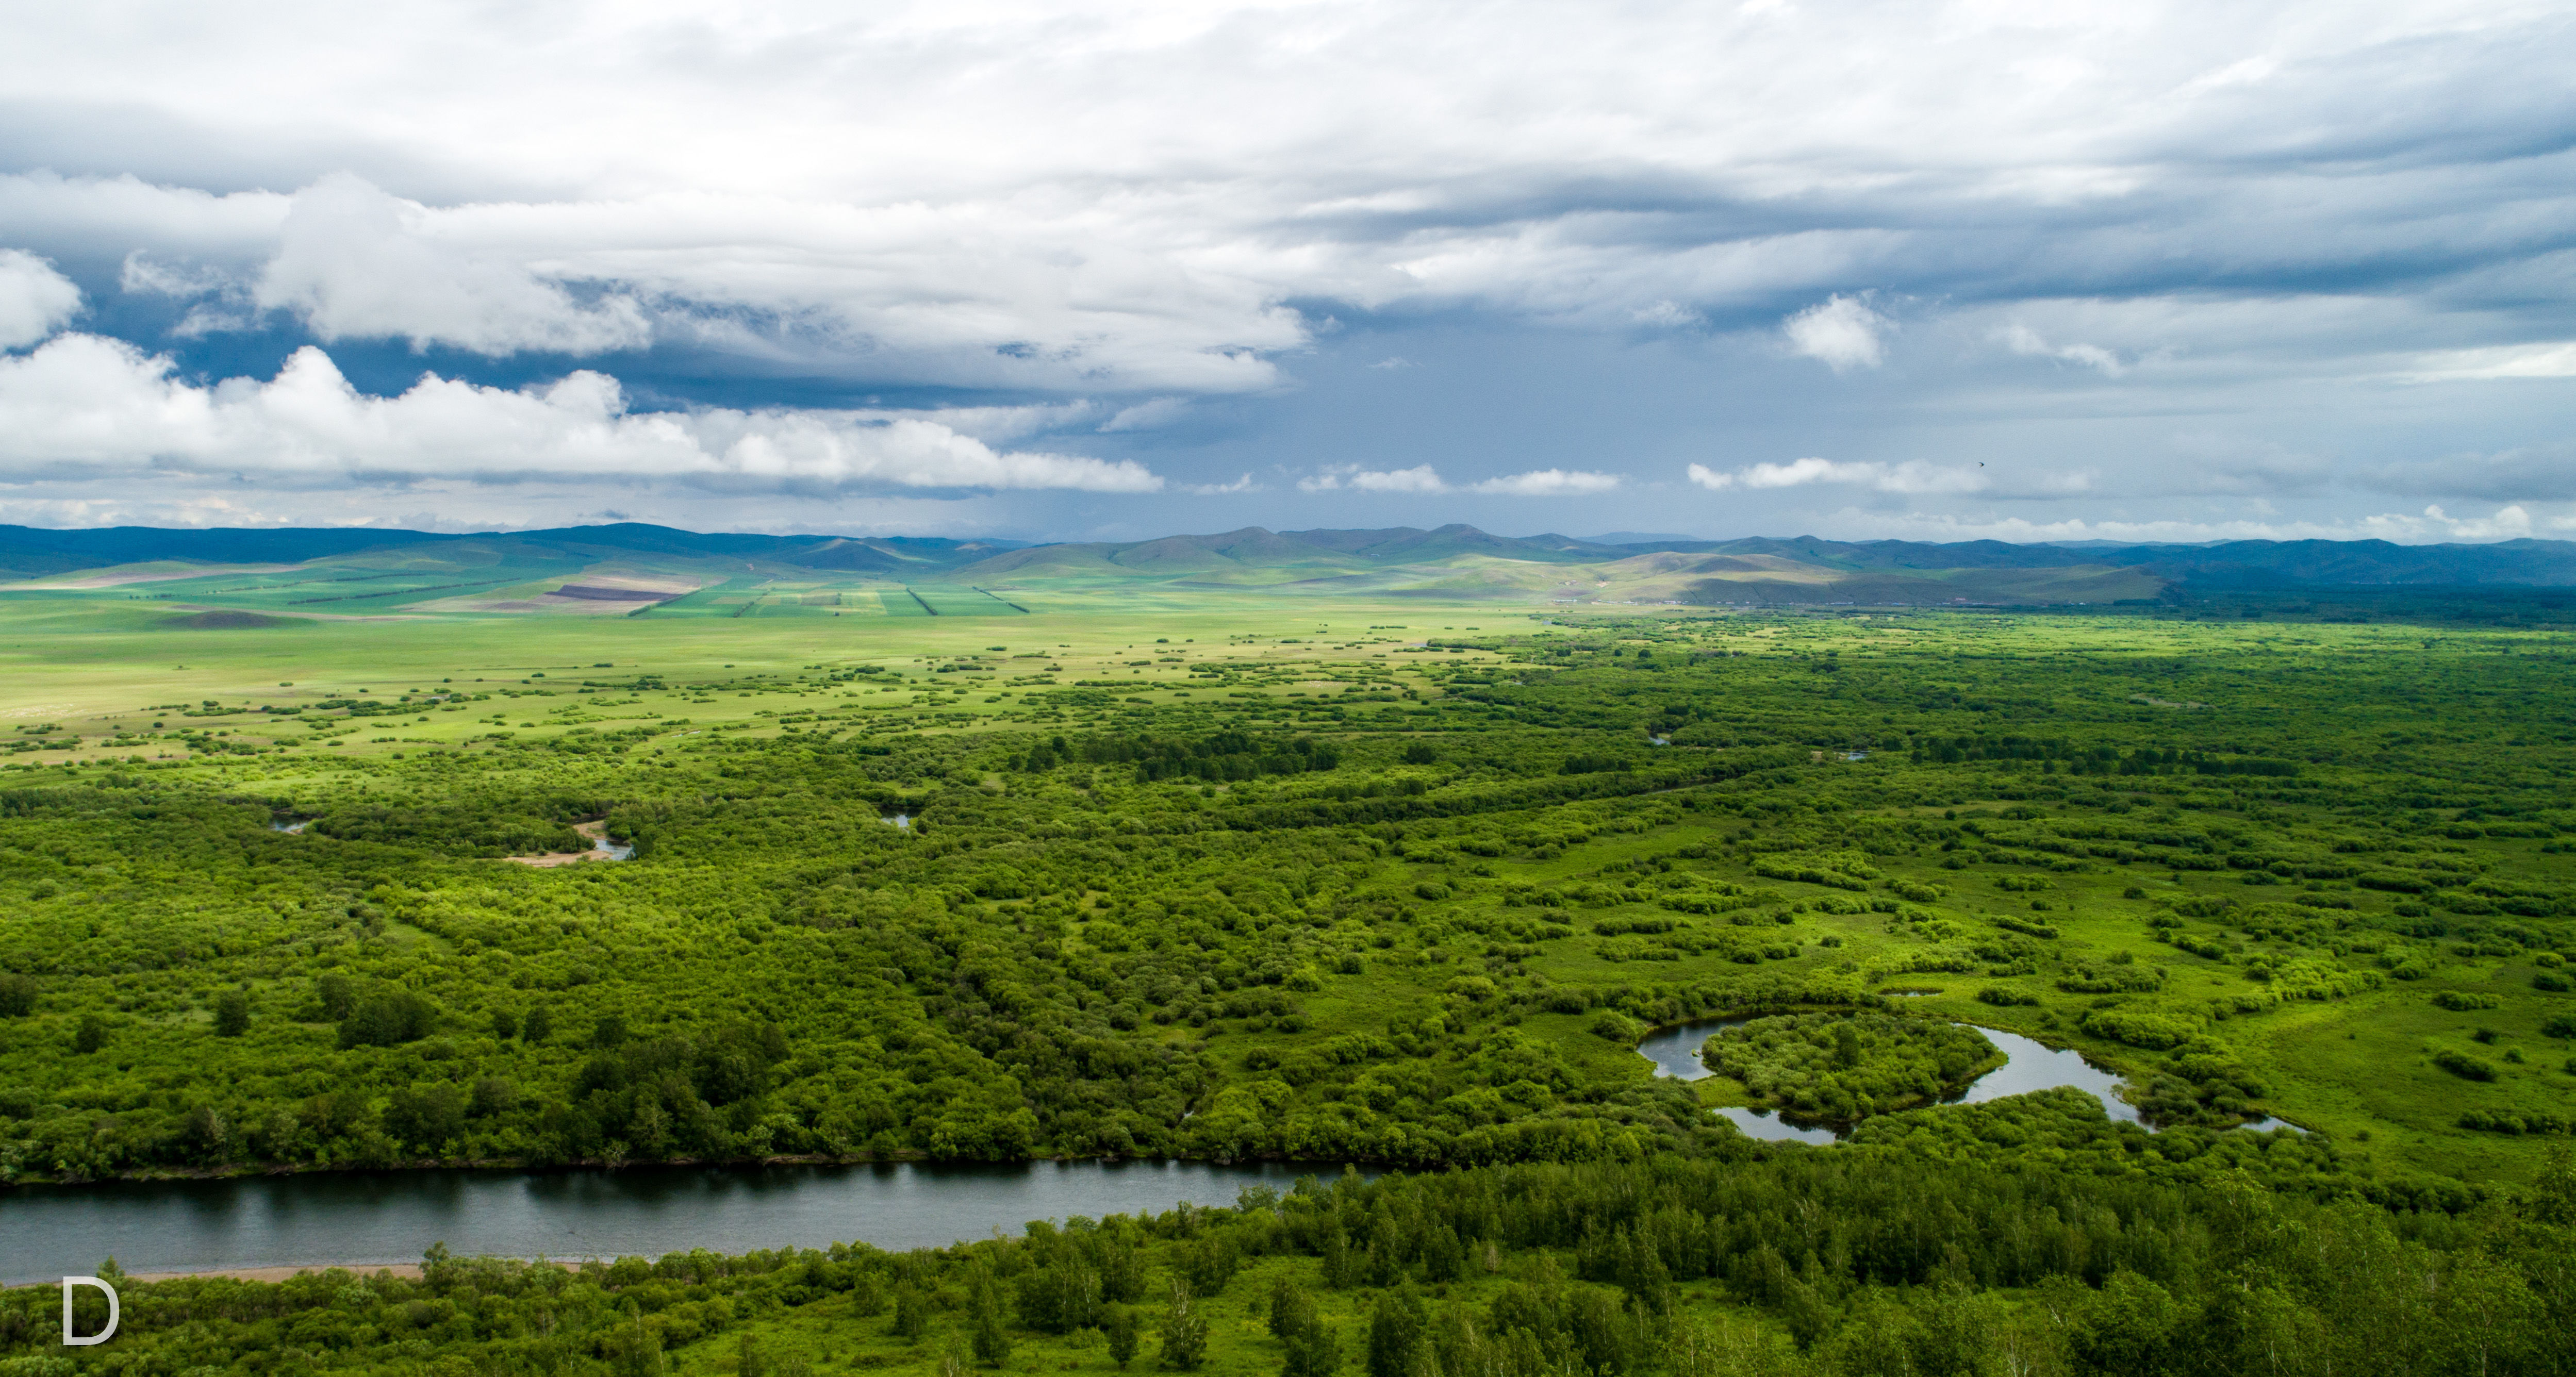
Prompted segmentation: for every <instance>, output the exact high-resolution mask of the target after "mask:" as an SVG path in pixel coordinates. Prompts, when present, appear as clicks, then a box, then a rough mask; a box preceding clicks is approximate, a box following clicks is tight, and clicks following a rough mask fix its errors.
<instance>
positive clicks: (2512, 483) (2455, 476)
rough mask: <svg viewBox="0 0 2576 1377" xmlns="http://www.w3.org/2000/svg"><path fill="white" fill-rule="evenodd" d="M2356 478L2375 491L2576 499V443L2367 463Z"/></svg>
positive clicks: (2511, 499)
mask: <svg viewBox="0 0 2576 1377" xmlns="http://www.w3.org/2000/svg"><path fill="white" fill-rule="evenodd" d="M2353 479H2354V481H2355V482H2356V483H2358V484H2359V485H2360V486H2362V487H2366V488H2369V489H2371V490H2374V491H2377V492H2389V493H2406V494H2410V495H2411V494H2421V495H2424V496H2433V497H2473V498H2485V499H2488V500H2491V501H2498V502H2534V501H2538V502H2564V501H2570V500H2576V441H2565V440H2561V441H2558V442H2556V443H2554V444H2544V445H2523V446H2516V447H2515V448H2512V449H2507V450H2499V451H2496V452H2494V453H2489V454H2476V453H2468V454H2448V455H2444V456H2442V457H2441V458H2439V459H2430V460H2422V461H2416V462H2406V463H2391V464H2373V465H2367V466H2364V467H2362V468H2361V469H2359V470H2358V471H2357V472H2356V473H2354V474H2353Z"/></svg>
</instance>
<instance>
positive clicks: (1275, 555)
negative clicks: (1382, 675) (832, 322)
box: [0, 523, 2576, 615]
mask: <svg viewBox="0 0 2576 1377" xmlns="http://www.w3.org/2000/svg"><path fill="white" fill-rule="evenodd" d="M1617 534H1620V535H1631V534H1635V533H1632V532H1621V533H1617ZM316 561H326V562H328V564H329V565H330V566H332V567H334V568H341V567H343V566H354V567H360V568H384V569H403V570H412V571H417V581H418V583H419V588H420V596H421V597H423V598H428V597H429V596H430V595H431V594H433V593H443V594H445V595H446V596H447V597H448V598H449V599H450V600H451V601H452V600H453V599H454V598H458V597H465V596H469V593H459V592H455V591H453V590H459V589H470V590H471V592H470V596H473V597H478V598H484V599H485V600H486V603H485V604H478V605H475V606H471V607H466V606H455V607H450V608H448V610H489V611H502V610H528V609H533V608H538V607H553V606H556V605H558V604H560V603H562V602H564V601H565V600H566V599H574V600H578V599H580V598H582V597H584V596H589V595H588V594H585V593H583V592H582V591H581V590H584V589H589V590H591V593H597V592H599V591H600V590H599V589H597V588H595V587H594V586H593V585H592V584H591V583H586V582H584V581H583V580H585V579H593V578H597V577H611V578H612V581H615V580H624V581H625V582H626V583H627V584H629V585H634V586H639V587H652V586H655V585H654V583H653V581H654V579H655V578H656V577H657V576H659V575H664V574H667V575H668V576H669V577H670V579H672V580H675V582H673V583H672V584H671V585H670V587H672V588H673V589H675V590H686V589H693V588H694V589H717V588H718V586H719V585H721V592H722V597H721V598H720V599H719V598H718V596H717V593H715V592H710V593H708V594H707V595H705V597H702V598H701V599H699V602H700V603H701V604H712V603H714V602H721V604H722V605H724V606H727V607H732V606H736V605H762V604H761V600H762V599H763V598H764V597H772V598H774V597H776V596H778V595H775V594H764V593H762V592H761V590H762V589H766V588H771V587H772V586H773V585H774V586H775V587H777V588H779V589H785V588H788V587H790V586H794V587H811V588H824V587H831V586H843V585H847V586H852V587H856V586H860V585H877V586H883V587H887V588H899V587H909V586H913V585H922V586H924V587H929V586H931V585H940V586H949V585H961V586H966V587H971V588H975V589H979V590H984V591H985V592H988V593H990V594H992V595H993V596H994V597H1002V596H1004V595H1005V594H1008V593H1009V592H1010V590H1014V589H1017V590H1022V591H1035V592H1044V591H1046V590H1049V589H1057V590H1062V591H1067V592H1073V591H1081V590H1086V589H1089V590H1099V589H1112V588H1116V587H1120V586H1141V585H1164V586H1169V587H1173V588H1176V589H1204V590H1221V589H1237V590H1245V591H1252V590H1267V591H1275V592H1283V593H1286V592H1314V593H1346V594H1372V595H1382V596H1391V597H1420V598H1440V599H1505V600H1518V601H1525V602H1547V603H1585V602H1613V603H1619V602H1624V603H1679V604H1686V605H1691V604H1696V605H1743V604H1757V605H1761V604H1796V603H1833V604H1852V603H1863V604H1882V603H1901V604H1917V605H1921V604H1956V603H1971V604H2048V603H2056V604H2063V603H2102V602H2120V601H2135V600H2140V599H2151V598H2158V597H2166V596H2174V595H2188V594H2190V593H2191V592H2192V591H2193V590H2203V591H2217V590H2245V589H2263V588H2293V587H2345V588H2350V587H2401V586H2413V587H2460V586H2476V585H2504V586H2519V587H2570V586H2576V542H2568V541H2553V540H2512V541H2505V542H2501V543H2498V544H2488V545H2395V544H2391V543H2389V542H2387V541H2378V540H2363V541H2330V540H2302V541H2230V542H2224V543H2218V544H2207V545H2121V544H2113V543H2104V542H2086V543H2082V544H2030V545H2016V544H2009V543H2006V542H2003V541H1992V540H1982V541H1966V542H1960V543H1952V544H1928V543H1922V542H1915V541H1898V540H1876V541H1835V540H1821V539H1818V538H1816V537H1813V536H1799V537H1795V538H1791V539H1777V538H1771V537H1754V538H1748V539H1741V540H1722V541H1702V540H1687V539H1672V538H1662V537H1655V538H1641V539H1635V540H1611V539H1607V538H1596V539H1582V538H1577V537H1573V536H1560V535H1539V536H1498V535H1494V534H1491V533H1490V532H1486V531H1481V530H1478V529H1476V528H1475V527H1473V526H1466V525H1449V526H1442V527H1440V528H1438V529H1436V530H1427V531H1426V530H1420V529H1416V528H1414V527H1409V526H1397V527H1389V528H1385V529H1380V530H1311V531H1271V530H1266V529H1264V528H1261V527H1257V526H1250V527H1245V528H1244V529H1242V530H1238V531H1228V532H1225V533H1223V534H1219V535H1175V536H1165V537H1162V538H1160V539H1155V540H1142V541H1126V542H1074V543H1057V544H1046V545H1031V544H1025V543H1022V542H1017V541H1007V540H945V539H933V538H918V537H845V536H822V535H804V536H797V535H788V536H770V535H743V534H724V533H715V534H701V533H697V532H692V531H681V530H674V529H671V528H669V527H664V526H648V525H641V524H636V523H621V524H616V525H603V526H576V527H567V528H564V529H560V530H545V531H517V532H483V533H474V534H447V533H438V532H426V531H392V530H373V529H351V528H346V527H336V528H329V529H311V530H306V529H282V530H163V529H158V528H151V527H132V526H128V527H113V528H107V529H97V530H75V531H53V530H39V529H35V528H31V527H23V526H0V573H6V574H8V575H13V576H14V577H16V578H17V579H19V580H30V579H40V580H44V581H45V582H47V583H49V584H53V585H57V586H61V585H64V584H66V583H67V582H69V581H72V580H74V579H76V578H78V577H83V576H87V575H89V574H91V573H92V572H93V571H107V570H112V569H115V568H116V567H118V566H129V567H131V566H151V567H152V568H153V569H155V570H157V571H159V572H156V573H154V574H152V575H151V577H153V578H155V579H157V580H162V581H165V583H166V592H165V593H164V594H163V596H165V597H176V598H183V599H188V600H192V601H209V600H210V599H211V593H212V592H215V591H221V590H219V589H214V588H213V585H211V584H208V583H207V582H206V580H205V579H191V578H189V577H188V575H189V566H197V565H203V566H222V567H226V568H233V569H246V568H250V567H254V566H261V567H276V566H294V567H300V566H304V565H308V564H312V563H314V562H316ZM441 570H444V571H449V572H446V573H441V572H438V571H441ZM475 570H483V571H487V572H486V573H484V574H476V575H473V578H472V579H471V581H460V580H466V579H467V578H468V575H469V574H472V573H473V571H475ZM522 574H524V577H521V575H522ZM129 577H141V576H140V575H126V576H120V575H105V574H102V575H100V577H99V578H98V579H97V580H96V582H98V583H100V584H107V583H122V582H124V581H126V580H127V578H129ZM209 577H211V575H209ZM171 580H178V582H169V581H171ZM441 580H445V581H443V582H442V581H441ZM343 581H345V580H343ZM217 582H221V580H217ZM236 582H238V580H236ZM284 586H285V585H284V584H283V583H275V582H273V583H272V584H271V585H270V586H269V591H270V592H272V593H276V594H277V595H278V597H279V598H281V599H282V598H283V596H284V595H283V592H282V591H281V590H282V589H283V588H284ZM200 587H203V588H205V589H206V590H208V591H209V598H208V599H201V598H199V597H198V591H199V589H200ZM565 587H570V588H572V589H574V590H575V591H574V592H572V593H569V594H567V593H563V592H561V589H563V588H565ZM609 591H615V590H609ZM896 596H897V597H898V598H903V597H904V596H905V595H903V594H901V593H900V592H899V591H898V593H897V594H896ZM549 597H551V598H553V599H554V601H553V602H530V601H528V600H529V599H531V598H534V599H545V598H549ZM746 599H747V600H748V604H746V603H744V601H743V600H746ZM808 601H809V602H810V599H809V600H808ZM487 604H488V605H487ZM279 605H281V606H284V605H287V604H286V603H284V602H281V603H280V604H279ZM388 605H390V604H388ZM796 605H799V606H802V605H805V604H804V603H798V604H796ZM835 605H838V604H835ZM905 605H907V606H908V605H910V603H909V600H907V601H906V603H905ZM921 605H922V606H923V607H925V608H927V607H930V606H932V605H933V604H932V603H928V602H925V603H922V604H921ZM671 610H672V611H673V612H677V611H680V610H681V609H680V608H679V607H678V606H677V605H676V604H674V606H673V607H672V609H671ZM315 611H316V613H317V614H318V613H320V612H321V611H322V609H320V608H316V609H315ZM728 615H730V614H728ZM933 615H938V613H933Z"/></svg>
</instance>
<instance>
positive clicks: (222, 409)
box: [0, 334, 1162, 493]
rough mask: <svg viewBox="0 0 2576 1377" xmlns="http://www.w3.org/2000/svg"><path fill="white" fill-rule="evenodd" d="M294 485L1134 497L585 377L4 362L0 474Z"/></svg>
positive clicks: (86, 356) (67, 341)
mask: <svg viewBox="0 0 2576 1377" xmlns="http://www.w3.org/2000/svg"><path fill="white" fill-rule="evenodd" d="M155 472H158V473H173V472H176V473H196V474H243V475H257V476H262V477H270V478H279V479H286V480H301V481H307V482H330V481H350V480H355V481H360V482H406V481H414V480H420V479H431V478H461V479H467V480H470V481H474V482H479V483H520V482H534V481H563V480H582V481H591V482H600V483H637V482H656V481H669V482H677V483H681V484H685V485H691V486H697V487H704V488H713V489H720V490H727V491H738V492H764V491H768V492H776V491H796V492H814V493H832V492H847V491H855V490H864V489H870V488H970V489H971V488H994V489H999V488H1073V489H1082V490H1087V491H1092V492H1116V493H1140V492H1153V491H1157V490H1159V489H1160V488H1161V487H1162V479H1161V478H1159V477H1157V476H1156V475H1154V474H1153V473H1152V472H1150V471H1148V470H1147V469H1145V468H1144V467H1142V466H1141V465H1138V464H1135V463H1132V462H1125V461H1121V462H1114V463H1113V462H1107V461H1103V460H1099V459H1092V458H1086V457H1082V456H1078V455H1064V454H1048V453H1038V452H1028V451H1007V450H996V449H994V448H992V447H991V446H989V445H987V444H985V443H984V442H983V441H981V440H978V439H975V438H973V437H971V436H968V435H962V434H959V433H958V432H957V431H955V430H953V429H951V428H949V427H947V426H945V425H942V424H939V423H938V422H937V421H934V420H930V419H925V418H922V417H919V416H911V417H899V418H894V419H885V418H881V417H874V416H870V415H867V414H865V413H855V412H839V411H820V410H800V409H790V408H773V409H762V410H731V409H724V408H706V409H702V410H697V411H688V412H646V413H636V412H629V411H628V410H627V409H626V402H625V397H624V394H623V391H622V389H621V388H620V387H619V386H618V383H617V380H616V379H614V378H612V377H609V376H607V375H605V374H602V373H596V372H590V371H582V372H576V373H573V374H571V375H569V376H567V377H565V378H563V379H562V380H560V381H558V382H555V383H551V384H548V385H545V386H539V387H528V388H522V389H518V390H508V389H503V388H496V387H482V386H477V385H474V384H471V383H466V382H460V381H455V380H451V379H446V378H441V377H438V376H436V375H434V374H431V375H424V376H423V377H422V378H421V379H420V381H419V382H417V383H416V384H414V385H413V386H412V387H411V389H410V390H408V391H406V392H404V393H402V394H400V395H399V396H393V397H373V396H368V395H366V394H364V393H361V392H359V391H357V390H356V389H355V388H353V387H351V386H350V385H349V382H348V380H347V379H346V378H344V377H343V376H341V373H340V370H339V369H338V368H337V367H336V366H335V365H334V364H333V363H332V362H331V359H330V356H329V355H327V354H325V353H323V352H322V351H321V350H320V349H317V348H313V347H310V346H308V347H306V348H304V349H301V350H298V351H297V352H296V353H295V355H294V356H293V357H292V358H290V359H289V360H288V361H287V363H286V366H285V367H284V368H282V369H280V370H279V372H278V374H277V376H276V377H275V378H273V379H270V380H268V381H266V382H262V381H259V380H258V379H255V378H229V379H226V380H224V381H222V382H220V383H216V384H214V385H213V386H208V387H200V386H197V385H195V384H192V383H189V382H187V381H184V380H182V379H180V378H178V377H176V376H174V374H173V368H172V365H171V363H170V361H169V360H168V359H165V358H157V357H152V356H149V355H146V354H144V353H143V352H142V351H140V350H138V349H136V348H134V347H133V346H132V345H129V344H126V343H124V342H122V341H118V340H112V339H105V338H102V337H99V336H96V335H85V334H66V335H57V336H55V337H54V338H53V339H52V340H50V341H48V342H46V343H45V344H44V345H43V346H42V347H41V348H38V349H36V350H35V351H33V352H32V353H29V354H25V355H20V356H15V357H10V358H5V359H0V474H5V475H6V476H8V477H10V478H12V479H15V480H18V481H28V480H35V479H59V478H64V477H75V476H91V477H95V476H102V475H109V474H138V473H155Z"/></svg>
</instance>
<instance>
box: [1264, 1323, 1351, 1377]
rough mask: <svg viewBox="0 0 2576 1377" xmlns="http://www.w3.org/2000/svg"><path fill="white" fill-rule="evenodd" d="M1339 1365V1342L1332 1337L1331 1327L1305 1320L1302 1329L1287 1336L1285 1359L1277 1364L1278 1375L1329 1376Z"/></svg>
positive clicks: (1292, 1376)
mask: <svg viewBox="0 0 2576 1377" xmlns="http://www.w3.org/2000/svg"><path fill="white" fill-rule="evenodd" d="M1341 1367H1342V1345H1341V1341H1340V1340H1339V1339H1336V1338H1335V1337H1333V1331H1332V1328H1331V1327H1330V1326H1328V1325H1326V1324H1324V1323H1323V1322H1321V1321H1319V1320H1309V1321H1308V1322H1307V1324H1306V1326H1305V1327H1304V1328H1303V1329H1300V1330H1298V1331H1297V1332H1296V1333H1295V1334H1292V1335H1290V1336H1289V1338H1288V1358H1287V1361H1286V1362H1285V1363H1283V1364H1281V1365H1280V1368H1279V1372H1280V1377H1333V1374H1334V1373H1336V1372H1339V1371H1340V1370H1341Z"/></svg>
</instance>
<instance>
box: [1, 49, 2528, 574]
mask: <svg viewBox="0 0 2576 1377" xmlns="http://www.w3.org/2000/svg"><path fill="white" fill-rule="evenodd" d="M2570 53H2576V3H2558V4H2529V3H2515V0H2477V3H2433V2H2429V0H2427V2H2421V3H2416V2H2383V0H2339V3H2334V4H2262V3H2253V4H2247V3H2244V2H2243V0H2236V2H2235V3H2226V4H2219V3H2205V4H2195V3H2161V2H2160V0H2123V2H2122V3H2118V4H2091V3H2084V0H2045V2H2044V3H2042V2H2038V0H2029V2H2025V0H1961V2H1959V3H1938V2H1925V0H1914V2H1910V3H1901V4H1900V3H1887V4H1875V3H1805V2H1802V0H1745V2H1744V3H1726V2H1725V0H1716V2H1714V3H1712V2H1711V0H1700V2H1699V3H1658V2H1655V0H1596V3H1592V4H1586V5H1566V4H1562V3H1549V4H1528V3H1518V2H1517V0H1486V2H1485V3H1477V4H1457V3H1418V2H1417V0H1377V2H1376V3H1366V4H1360V3H1306V2H1304V0H1271V2H1269V3H1219V2H1216V0H1210V2H1209V3H1192V4H1165V3H1152V2H1151V0H1134V3H1086V2H1085V0H1067V2H1066V3H1052V4H1029V3H1018V2H1017V0H938V2H937V3H913V0H872V3H870V4H867V5H863V6H854V5H849V4H847V3H832V4H811V5H808V4H798V3H773V4H766V5H748V4H724V3H710V0H695V2H694V3H690V4H670V3H662V2H661V0H618V3H614V4H597V5H590V4H578V3H557V4H544V3H539V4H496V3H489V0H478V2H477V3H442V0H423V2H422V3H415V4H408V5H403V6H352V5H346V4H332V5H321V4H303V3H294V2H293V0H259V3H233V2H232V0H192V3H189V4H185V5H179V4H163V3H153V2H152V0H134V2H132V3H120V4H110V5H91V6H53V7H21V9H20V11H19V12H18V13H17V14H15V15H14V16H13V17H12V20H11V38H10V42H9V43H7V44H6V45H0V522H9V523H17V524H25V525H37V526H64V527H68V526H94V525H109V524H145V525H164V526H272V525H345V524H374V525H384V526H400V527H410V528H416V529H437V530H485V529H512V528H527V527H541V526H555V525H567V524H579V523H585V522H595V521H617V520H636V521H653V522H660V523H664V524H669V525H675V526H683V527H688V528H691V529H698V530H744V531H776V532H825V533H849V534H891V535H950V536H961V537H963V536H986V537H994V536H998V537H1007V538H1012V539H1021V540H1057V539H1138V538H1146V537H1151V536H1157V535H1164V534H1170V533H1175V532H1215V531H1225V530H1231V529H1234V528H1236V527H1241V526H1247V525H1261V526H1267V527H1270V528H1272V529H1301V528H1306V527H1318V526H1321V527H1382V526H1397V525H1414V526H1432V525H1438V524H1442V523H1446V522H1451V521H1465V522H1469V523H1472V524H1475V525H1478V526H1481V527H1484V528H1486V529H1488V530H1493V531H1497V532H1501V533H1505V534H1535V533H1539V532H1543V531H1554V532H1560V533H1564V534H1570V535H1598V534H1603V533H1612V532H1630V533H1637V534H1652V535H1686V536H1696V537H1709V538H1722V537H1731V536H1743V535H1775V536H1789V535H1803V534H1813V535H1820V536H1827V537H1833V538H1843V539H1875V538H1886V537H1900V538H1906V539H1922V540H1964V539H1982V538H1998V539H2006V540H2121V541H2145V540H2174V541H2193V540H2215V539H2234V538H2272V539H2296V538H2307V537H2327V538H2338V539H2342V538H2363V537H2375V538H2383V539H2390V540H2399V541H2409V542H2420V541H2443V540H2497V539H2508V538H2516V537H2524V536H2534V537H2543V538H2562V539H2570V538H2576V62H2571V61H2569V60H2568V55H2569V54H2570Z"/></svg>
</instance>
